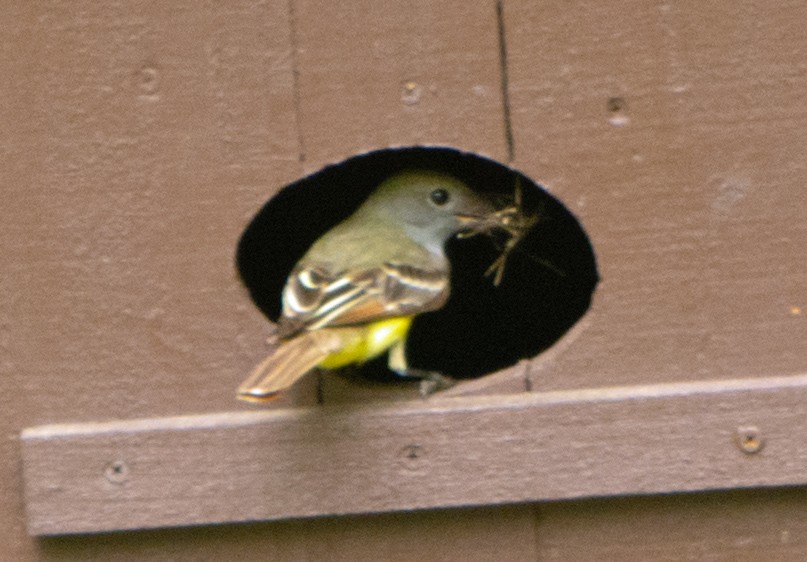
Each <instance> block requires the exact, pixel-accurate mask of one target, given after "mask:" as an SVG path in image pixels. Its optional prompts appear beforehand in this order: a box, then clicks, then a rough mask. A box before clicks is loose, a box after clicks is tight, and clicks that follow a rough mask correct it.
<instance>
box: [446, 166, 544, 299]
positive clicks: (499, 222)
mask: <svg viewBox="0 0 807 562" xmlns="http://www.w3.org/2000/svg"><path fill="white" fill-rule="evenodd" d="M523 199H524V197H523V194H522V189H521V178H516V185H515V193H514V195H513V203H512V204H511V205H508V206H507V207H504V208H502V209H499V210H498V211H495V212H493V213H491V214H489V215H486V216H482V217H477V216H471V215H458V216H457V218H458V219H459V220H460V221H461V222H463V224H464V225H465V226H467V228H468V229H467V230H465V231H463V232H460V234H458V238H470V237H472V236H476V235H477V234H488V235H490V234H492V233H493V232H494V231H499V232H501V231H503V232H505V233H506V234H507V241H506V242H505V243H504V248H503V249H502V251H501V253H500V254H499V257H498V258H496V260H495V261H494V262H493V263H492V264H491V265H490V267H488V269H487V271H485V276H486V277H489V276H491V275H492V276H493V285H494V286H497V287H498V286H499V284H500V283H501V281H502V278H503V276H504V270H505V267H506V265H507V258H508V257H509V256H510V254H511V253H512V251H513V249H514V248H515V247H516V246H517V245H518V243H519V242H521V240H522V239H523V238H524V237H525V236H526V235H527V233H528V232H529V231H530V229H531V228H532V227H533V226H535V223H537V222H538V220H539V218H540V217H539V216H538V214H537V213H533V214H527V213H525V212H524V207H523Z"/></svg>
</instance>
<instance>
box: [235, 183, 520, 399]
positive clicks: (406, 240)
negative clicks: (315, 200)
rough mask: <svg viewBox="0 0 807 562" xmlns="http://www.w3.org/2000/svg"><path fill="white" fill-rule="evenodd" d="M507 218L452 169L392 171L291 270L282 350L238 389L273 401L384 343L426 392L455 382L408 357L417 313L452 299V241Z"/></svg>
mask: <svg viewBox="0 0 807 562" xmlns="http://www.w3.org/2000/svg"><path fill="white" fill-rule="evenodd" d="M497 213H498V214H497ZM502 217H504V218H502ZM511 219H512V213H510V214H509V215H508V214H507V213H505V214H502V212H501V209H499V208H498V207H497V206H496V205H495V203H494V201H493V197H492V196H490V195H487V194H483V193H479V192H476V191H474V190H472V189H471V188H470V187H469V186H468V185H467V184H466V183H464V182H463V181H461V180H459V179H457V178H455V177H453V176H451V175H449V174H446V173H442V172H438V171H433V170H425V169H412V170H404V171H401V172H398V173H395V174H393V175H392V176H390V177H388V178H387V179H386V180H384V181H383V182H381V184H380V185H379V186H378V187H377V188H376V189H375V190H374V191H373V192H372V193H371V194H370V196H369V197H368V198H367V199H366V200H365V201H364V202H363V203H362V204H361V205H360V206H359V208H358V209H357V210H356V211H354V212H353V214H351V215H350V216H349V217H348V218H347V219H345V220H344V221H342V222H341V223H339V224H337V225H336V226H335V227H333V228H332V229H331V230H329V231H327V232H326V233H325V234H323V235H322V236H320V237H319V238H318V239H317V240H316V241H315V242H314V243H313V244H312V246H311V247H310V248H309V249H308V251H307V252H306V253H305V254H304V255H303V257H302V258H300V260H299V261H298V262H297V264H296V265H295V266H294V268H293V269H292V271H291V272H290V273H289V275H288V278H287V280H286V284H285V287H284V288H283V291H282V294H281V300H282V311H281V315H280V317H279V319H278V321H277V331H276V334H275V343H276V344H277V346H276V349H275V350H274V352H273V353H272V354H270V355H269V356H268V357H267V358H266V359H264V360H263V361H262V362H261V363H260V364H258V365H257V366H256V367H255V368H254V370H253V371H252V372H251V374H250V375H249V376H248V377H247V379H246V380H244V382H243V383H242V384H241V385H240V386H239V387H238V390H237V397H238V398H239V399H242V400H246V401H252V402H262V401H266V400H271V399H272V398H274V397H276V396H277V395H278V394H280V393H282V392H283V391H285V390H286V389H288V388H289V387H291V386H292V385H293V384H294V383H295V382H297V381H298V380H299V379H300V378H302V377H304V376H305V375H306V374H308V373H309V372H311V371H312V370H314V369H322V370H326V371H330V370H338V369H342V368H345V367H348V366H350V365H361V364H363V363H364V362H366V361H369V360H371V359H374V358H376V357H379V356H380V355H382V354H383V353H385V352H386V353H388V367H389V369H390V370H391V371H392V372H393V373H396V374H397V375H400V376H402V377H416V378H418V379H420V380H421V394H423V395H428V394H430V393H432V392H434V391H435V390H438V389H441V388H445V387H447V386H450V385H451V384H452V382H453V381H452V380H451V379H450V378H449V377H447V376H444V375H442V374H441V373H438V372H433V371H428V370H422V369H414V368H412V367H410V366H409V365H408V362H407V359H406V339H407V334H408V333H409V329H410V327H411V325H412V321H413V318H414V317H415V316H417V315H419V314H422V313H424V312H429V311H434V310H438V309H440V308H441V307H443V305H445V303H446V302H447V300H448V298H449V295H450V276H451V265H450V263H449V260H448V257H447V256H446V252H445V245H446V243H447V242H448V240H449V239H451V238H452V237H454V236H457V235H465V236H468V235H473V234H478V233H481V234H487V233H490V232H491V231H492V230H493V229H494V228H495V227H496V226H497V225H498V226H502V227H503V229H504V230H505V231H506V232H507V233H509V234H510V235H513V234H514V230H513V228H509V229H508V227H507V225H506V224H503V223H506V222H511Z"/></svg>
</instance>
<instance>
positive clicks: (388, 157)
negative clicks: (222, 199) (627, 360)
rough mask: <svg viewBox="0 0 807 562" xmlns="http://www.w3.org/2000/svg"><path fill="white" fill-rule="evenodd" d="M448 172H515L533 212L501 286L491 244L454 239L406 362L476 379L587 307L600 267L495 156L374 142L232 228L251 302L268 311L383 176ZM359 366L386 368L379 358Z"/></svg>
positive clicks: (505, 184)
mask: <svg viewBox="0 0 807 562" xmlns="http://www.w3.org/2000/svg"><path fill="white" fill-rule="evenodd" d="M413 168H418V169H431V170H436V171H440V172H443V173H447V174H451V175H453V176H455V177H457V178H459V179H460V180H462V181H464V182H465V183H466V184H467V185H468V186H469V187H471V188H472V189H474V190H476V191H480V192H489V193H491V192H492V193H502V194H507V195H511V196H512V194H513V190H514V188H515V185H516V180H517V178H520V182H521V186H522V190H523V195H524V202H523V204H524V207H525V209H526V211H527V212H528V213H530V212H535V213H538V215H539V217H540V219H539V221H538V222H537V224H536V225H535V226H534V227H533V228H532V230H530V232H529V233H528V234H527V236H526V237H525V238H524V239H523V240H522V241H521V242H520V244H519V245H518V246H517V247H516V249H515V250H514V251H513V252H512V253H511V255H510V257H509V258H508V260H507V267H506V270H505V273H504V277H503V279H502V282H501V284H500V285H499V286H498V287H495V286H494V285H493V283H492V280H491V278H490V277H485V275H484V273H485V271H486V270H487V268H488V267H489V266H490V264H491V263H493V261H494V260H495V259H496V258H497V257H498V255H499V253H500V245H497V244H496V243H495V241H494V240H492V239H491V238H488V237H485V236H476V237H472V238H468V239H462V240H459V239H452V240H451V241H450V242H449V243H448V246H447V254H448V257H449V260H450V262H451V268H452V271H451V297H450V299H449V301H448V303H447V304H446V305H445V306H444V307H443V308H442V309H441V310H438V311H434V312H429V313H425V314H421V315H419V316H417V317H416V318H415V321H414V322H413V325H412V329H411V331H410V334H409V338H408V340H407V349H406V354H407V358H408V360H409V363H410V365H411V366H412V367H415V368H419V369H427V370H434V371H439V372H442V373H444V374H447V375H451V376H453V377H456V378H460V379H463V378H474V377H478V376H481V375H483V374H486V373H489V372H492V371H495V370H497V369H501V368H504V367H507V366H509V365H512V364H514V363H516V362H517V361H519V360H520V359H523V358H528V357H532V356H535V355H537V354H538V353H540V352H541V351H543V350H544V349H546V348H548V347H549V346H550V345H552V344H553V343H554V342H555V341H557V339H558V338H560V337H561V336H562V335H563V334H564V333H565V332H566V331H567V330H568V329H569V328H570V327H571V326H572V325H573V324H574V323H575V322H577V320H578V319H579V318H580V317H581V316H582V315H583V314H584V313H585V311H586V310H587V309H588V307H589V305H590V303H591V296H592V294H593V292H594V288H595V287H596V284H597V281H598V276H597V269H596V263H595V258H594V253H593V250H592V247H591V244H590V243H589V240H588V237H587V236H586V234H585V232H584V231H583V229H582V228H581V226H580V224H579V222H578V221H577V219H576V218H575V217H574V216H573V215H572V214H571V213H570V212H569V211H568V210H567V209H566V208H565V207H564V206H563V205H562V204H561V203H560V202H559V201H558V200H557V199H555V198H554V197H553V196H551V195H550V194H549V193H547V192H546V191H545V190H544V189H543V188H542V187H541V186H539V185H537V184H536V183H535V182H533V181H532V180H530V179H529V178H527V177H526V176H524V175H522V174H520V173H519V172H516V171H514V170H512V169H510V168H508V167H506V166H504V165H502V164H499V163H498V162H495V161H493V160H490V159H487V158H484V157H481V156H478V155H475V154H470V153H466V152H461V151H459V150H456V149H453V148H443V147H408V148H390V149H382V150H377V151H374V152H370V153H367V154H362V155H359V156H355V157H353V158H350V159H348V160H345V161H344V162H341V163H339V164H335V165H332V166H328V167H326V168H324V169H323V170H321V171H319V172H317V173H315V174H312V175H310V176H307V177H305V178H303V179H300V180H298V181H296V182H294V183H292V184H290V185H288V186H287V187H285V188H284V189H282V190H281V191H280V192H279V193H278V194H277V195H276V196H275V197H273V198H272V199H270V200H269V201H268V202H267V203H266V204H265V205H264V206H263V208H262V209H261V210H260V211H259V212H258V214H257V215H256V216H255V217H254V218H253V220H252V222H251V223H250V224H249V226H248V227H247V229H246V231H245V232H244V234H243V235H242V237H241V240H240V242H239V246H238V253H237V267H238V271H239V273H240V275H241V278H242V279H243V281H244V284H245V285H246V287H247V289H248V290H249V293H250V296H251V297H252V299H253V301H254V302H255V304H256V305H257V306H258V307H259V308H260V309H261V310H262V311H263V312H264V314H266V315H267V316H268V317H269V318H270V319H272V320H273V321H275V320H277V318H278V316H279V315H280V311H281V300H280V299H281V292H282V290H283V286H284V284H285V282H286V278H287V276H288V274H289V273H290V271H291V270H292V268H293V267H294V265H295V264H296V263H297V261H298V260H299V259H300V258H301V257H302V256H303V254H304V253H305V252H306V250H307V249H308V248H309V247H310V246H311V244H312V243H313V242H314V241H315V240H316V239H317V238H318V237H319V236H321V235H322V234H324V233H325V232H327V231H328V230H329V229H330V228H332V227H333V226H335V225H336V224H338V223H339V222H341V221H342V220H344V219H345V218H347V217H348V216H350V214H351V213H352V212H353V211H355V210H356V209H357V208H358V207H359V206H360V205H361V203H362V202H363V201H364V200H365V199H366V198H367V197H368V196H369V195H370V193H371V192H372V191H373V190H374V189H375V188H376V187H378V185H379V184H380V183H381V182H382V181H383V180H384V179H386V178H387V177H389V176H390V175H392V174H394V173H396V172H399V171H402V170H407V169H413ZM362 374H363V375H364V376H368V377H371V378H375V379H387V378H391V377H393V375H392V374H391V373H390V372H389V371H388V370H387V369H386V358H385V357H382V358H379V359H377V360H375V361H371V362H369V363H367V364H366V365H365V366H364V367H363V368H362Z"/></svg>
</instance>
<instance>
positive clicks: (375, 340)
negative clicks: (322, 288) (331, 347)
mask: <svg viewBox="0 0 807 562" xmlns="http://www.w3.org/2000/svg"><path fill="white" fill-rule="evenodd" d="M411 325H412V317H411V316H410V317H398V318H389V319H386V320H379V321H378V322H373V323H372V324H368V325H366V326H361V327H359V326H356V327H350V328H345V330H352V331H354V332H355V335H353V336H352V337H350V338H346V341H345V342H344V345H343V346H342V349H340V350H339V351H335V352H334V353H331V354H330V355H328V356H327V357H326V358H325V359H323V360H322V361H321V362H320V363H319V366H320V367H322V368H323V369H338V368H340V367H344V366H346V365H351V364H353V363H358V364H361V363H364V362H365V361H369V360H370V359H373V358H375V357H378V356H379V355H381V354H382V353H384V352H385V351H387V350H388V349H389V348H390V347H392V346H393V345H395V344H397V343H399V342H401V341H403V340H404V339H405V338H406V334H407V333H408V332H409V328H410V326H411Z"/></svg>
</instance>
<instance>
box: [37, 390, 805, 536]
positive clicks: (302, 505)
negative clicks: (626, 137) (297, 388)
mask: <svg viewBox="0 0 807 562" xmlns="http://www.w3.org/2000/svg"><path fill="white" fill-rule="evenodd" d="M805 400H807V376H798V377H778V378H766V379H746V380H735V381H723V382H712V383H706V382H702V383H687V384H676V385H654V386H644V387H630V388H627V387H625V388H616V387H615V388H608V389H591V390H577V391H557V392H549V393H524V394H521V395H508V396H490V397H456V398H434V399H432V400H430V401H428V402H419V401H416V402H411V403H405V404H388V405H382V404H375V405H354V406H350V407H344V406H343V407H320V408H310V409H299V410H274V411H263V412H240V413H235V412H233V413H222V414H211V415H203V416H183V417H170V418H154V419H143V420H135V421H118V422H107V423H88V424H72V425H71V424H63V425H50V426H41V427H37V428H30V429H27V430H25V431H24V432H23V434H22V444H23V451H22V452H23V459H24V473H25V488H26V505H27V510H28V525H29V531H30V532H31V533H33V534H41V535H49V534H63V533H84V532H93V531H109V530H116V529H139V528H149V527H159V526H180V525H194V524H201V523H213V522H222V521H251V520H265V519H283V518H294V517H308V516H320V515H330V514H345V513H364V512H383V511H401V510H411V509H423V508H429V507H437V506H441V507H447V506H467V505H485V504H500V503H508V502H524V501H531V500H550V499H561V498H577V497H589V496H608V495H620V494H648V493H660V492H682V491H693V490H708V489H719V488H742V487H753V486H782V485H796V484H805V483H807V418H805V416H804V415H803V412H802V405H803V404H804V402H805Z"/></svg>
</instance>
